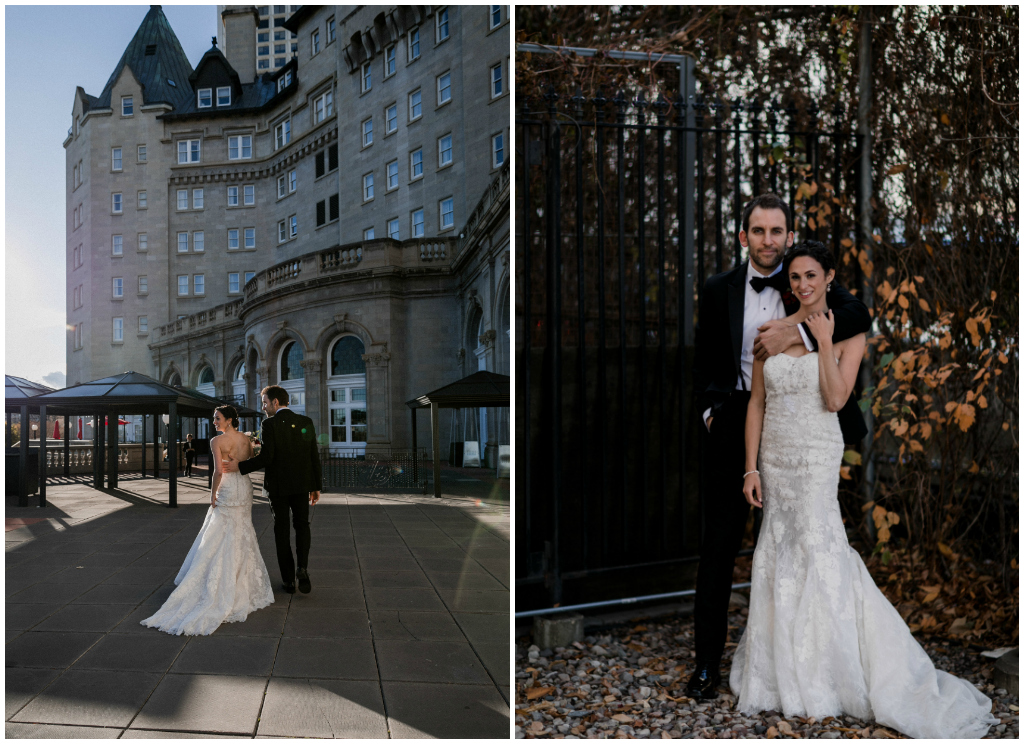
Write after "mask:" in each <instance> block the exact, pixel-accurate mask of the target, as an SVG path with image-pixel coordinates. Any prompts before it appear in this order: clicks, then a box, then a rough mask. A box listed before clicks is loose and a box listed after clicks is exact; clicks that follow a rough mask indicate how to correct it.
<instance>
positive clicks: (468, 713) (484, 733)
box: [381, 681, 511, 740]
mask: <svg viewBox="0 0 1024 744" xmlns="http://www.w3.org/2000/svg"><path fill="white" fill-rule="evenodd" d="M381 689H382V690H383V692H384V701H385V704H386V705H387V711H388V724H389V726H390V728H391V736H392V738H395V739H427V738H432V739H471V740H472V739H508V738H510V736H511V732H510V728H511V726H510V718H511V712H510V710H509V707H508V704H507V703H506V702H505V701H504V700H503V699H502V698H501V695H499V694H498V691H497V690H495V689H494V687H493V685H457V686H453V685H445V684H424V683H409V682H393V681H385V682H382V683H381Z"/></svg>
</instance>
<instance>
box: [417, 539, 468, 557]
mask: <svg viewBox="0 0 1024 744" xmlns="http://www.w3.org/2000/svg"><path fill="white" fill-rule="evenodd" d="M409 550H411V551H412V554H413V555H414V556H415V557H416V558H417V559H419V560H433V559H436V558H441V559H444V560H449V561H451V560H465V559H466V558H467V557H468V556H467V555H466V551H465V550H463V549H462V548H460V547H459V546H458V545H456V544H455V543H452V544H451V545H448V546H445V547H441V546H431V547H420V546H417V547H412V548H409Z"/></svg>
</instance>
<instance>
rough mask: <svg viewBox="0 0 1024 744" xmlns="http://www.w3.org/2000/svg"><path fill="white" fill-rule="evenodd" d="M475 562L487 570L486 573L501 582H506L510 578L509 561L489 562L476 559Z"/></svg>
mask: <svg viewBox="0 0 1024 744" xmlns="http://www.w3.org/2000/svg"><path fill="white" fill-rule="evenodd" d="M477 562H478V563H479V564H480V565H481V566H483V567H484V568H485V569H487V573H489V574H491V575H492V576H494V577H495V578H497V579H499V580H501V581H507V580H509V577H511V576H512V569H511V562H510V561H491V560H487V559H480V558H478V559H477Z"/></svg>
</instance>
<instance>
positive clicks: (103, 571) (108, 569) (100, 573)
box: [46, 564, 118, 591]
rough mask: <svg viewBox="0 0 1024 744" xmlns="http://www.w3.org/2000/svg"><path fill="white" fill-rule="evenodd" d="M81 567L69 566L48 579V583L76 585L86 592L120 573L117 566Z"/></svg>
mask: <svg viewBox="0 0 1024 744" xmlns="http://www.w3.org/2000/svg"><path fill="white" fill-rule="evenodd" d="M79 565H80V566H81V568H79V566H68V567H67V568H65V569H62V570H60V571H58V572H57V573H55V574H52V575H50V576H48V577H46V582H47V583H48V584H76V585H78V586H81V587H82V590H83V591H84V590H85V589H91V588H92V587H94V586H96V585H97V584H99V583H101V582H102V581H104V580H105V579H107V578H109V577H110V576H113V575H114V574H115V573H117V571H118V567H117V566H87V565H85V564H79Z"/></svg>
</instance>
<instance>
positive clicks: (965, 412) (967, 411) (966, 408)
mask: <svg viewBox="0 0 1024 744" xmlns="http://www.w3.org/2000/svg"><path fill="white" fill-rule="evenodd" d="M956 421H957V423H958V424H960V431H967V430H968V429H970V428H971V425H972V424H973V423H974V406H972V405H971V404H970V403H964V404H962V405H961V406H960V407H959V408H957V412H956Z"/></svg>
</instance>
